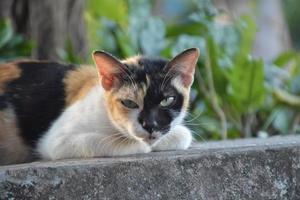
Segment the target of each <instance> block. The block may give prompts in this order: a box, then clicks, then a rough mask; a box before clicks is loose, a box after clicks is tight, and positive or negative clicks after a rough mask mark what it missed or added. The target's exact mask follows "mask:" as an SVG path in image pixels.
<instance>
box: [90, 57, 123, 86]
mask: <svg viewBox="0 0 300 200" xmlns="http://www.w3.org/2000/svg"><path fill="white" fill-rule="evenodd" d="M93 60H94V62H95V65H96V67H97V70H98V74H99V78H100V81H101V84H102V87H103V88H104V89H105V90H107V91H108V90H111V89H112V88H113V87H117V86H118V85H120V83H121V82H120V81H121V80H120V77H121V75H122V73H123V72H124V69H125V66H124V65H123V64H122V63H121V62H120V61H119V60H118V59H117V58H115V57H114V56H112V55H110V54H109V53H106V52H104V51H94V52H93Z"/></svg>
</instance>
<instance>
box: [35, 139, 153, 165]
mask: <svg viewBox="0 0 300 200" xmlns="http://www.w3.org/2000/svg"><path fill="white" fill-rule="evenodd" d="M49 139H50V140H48V141H47V139H44V140H43V141H42V143H40V145H39V149H38V151H39V153H40V154H41V157H42V158H44V159H51V160H56V159H64V158H91V157H103V156H122V155H130V154H140V153H149V152H150V151H151V148H150V146H149V145H148V144H146V143H145V142H143V141H139V140H133V139H129V138H126V137H124V136H120V135H111V136H102V135H100V134H98V133H81V134H73V135H72V136H65V137H57V138H49Z"/></svg>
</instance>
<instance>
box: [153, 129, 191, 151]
mask: <svg viewBox="0 0 300 200" xmlns="http://www.w3.org/2000/svg"><path fill="white" fill-rule="evenodd" d="M192 139H193V137H192V133H191V131H190V130H189V129H188V128H186V127H185V126H181V125H178V126H175V127H174V128H173V129H171V130H170V132H169V133H168V134H167V135H165V136H164V137H163V138H162V139H161V140H159V141H157V142H156V143H154V144H153V145H152V150H153V151H166V150H179V149H187V148H189V147H190V145H191V143H192Z"/></svg>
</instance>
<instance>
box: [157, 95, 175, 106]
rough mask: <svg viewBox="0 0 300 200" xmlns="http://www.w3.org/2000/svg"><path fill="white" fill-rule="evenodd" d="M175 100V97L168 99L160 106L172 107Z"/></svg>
mask: <svg viewBox="0 0 300 200" xmlns="http://www.w3.org/2000/svg"><path fill="white" fill-rule="evenodd" d="M174 100H175V97H167V98H165V99H164V100H162V101H161V102H160V105H161V106H162V107H167V106H170V105H171V104H172V103H173V102H174Z"/></svg>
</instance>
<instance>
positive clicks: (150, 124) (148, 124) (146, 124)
mask: <svg viewBox="0 0 300 200" xmlns="http://www.w3.org/2000/svg"><path fill="white" fill-rule="evenodd" d="M157 126H158V124H157V122H156V121H155V120H151V121H150V120H149V121H142V127H143V128H144V129H145V130H146V131H147V132H148V133H152V132H153V131H154V130H155V129H157Z"/></svg>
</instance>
